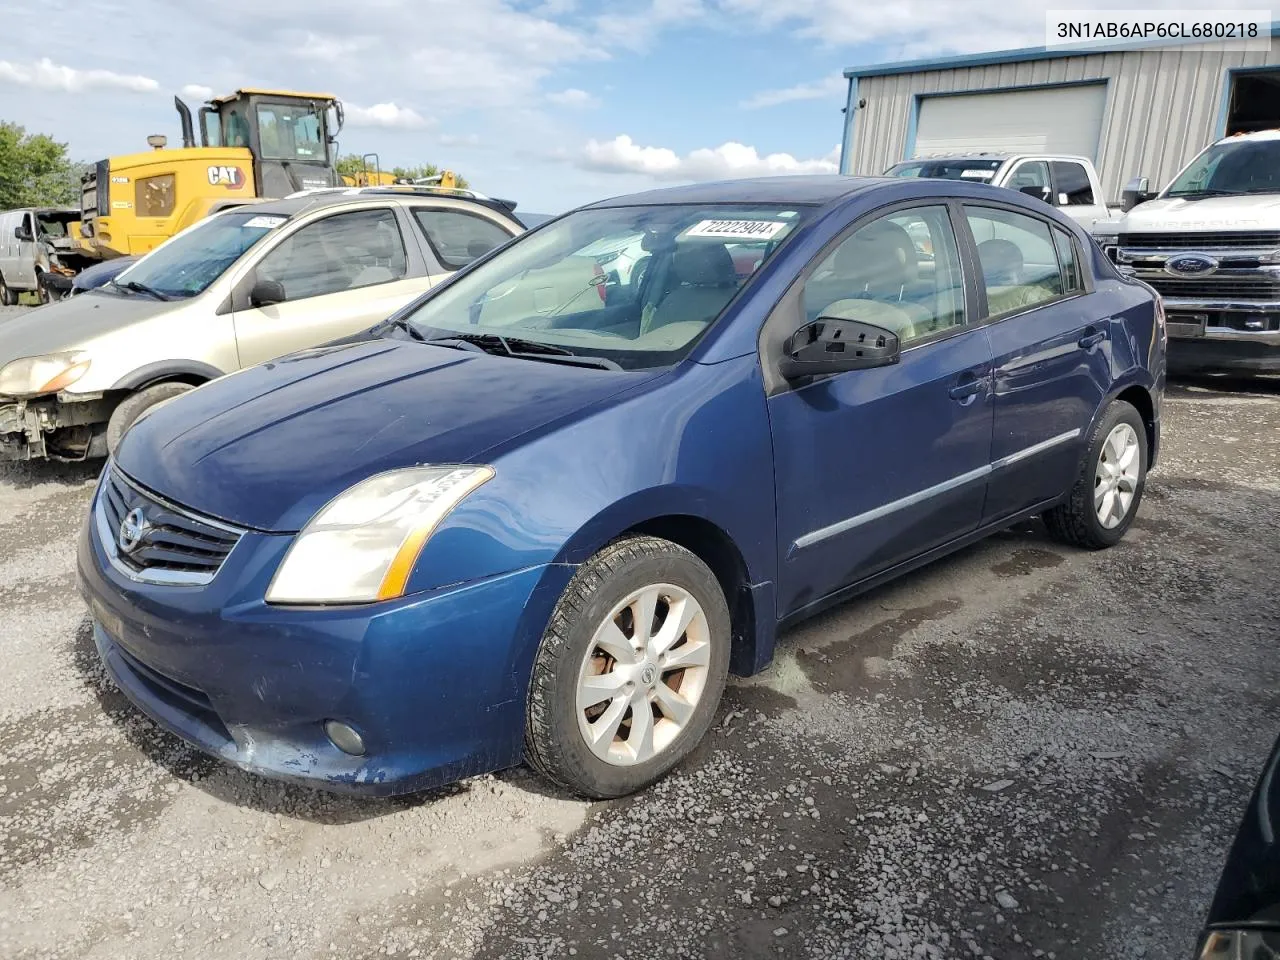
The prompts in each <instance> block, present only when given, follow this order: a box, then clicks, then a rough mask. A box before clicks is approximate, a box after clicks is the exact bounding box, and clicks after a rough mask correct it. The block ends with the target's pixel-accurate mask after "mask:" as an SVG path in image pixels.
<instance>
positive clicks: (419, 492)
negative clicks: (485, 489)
mask: <svg viewBox="0 0 1280 960" xmlns="http://www.w3.org/2000/svg"><path fill="white" fill-rule="evenodd" d="M493 475H494V471H493V467H476V466H467V465H460V466H431V467H411V468H409V469H405V470H392V471H390V472H389V473H380V474H378V475H377V476H375V477H370V478H369V479H368V480H365V481H364V482H362V483H358V484H356V485H355V486H354V487H352V488H351V489H350V490H348V491H346V492H345V493H342V494H340V495H339V496H338V497H336V498H335V499H333V500H331V501H330V502H329V504H328V505H327V506H325V507H324V509H322V510H321V511H320V512H319V513H317V514H316V515H315V516H314V517H313V518H312V519H311V522H310V523H308V524H307V525H306V527H304V528H303V530H302V532H301V533H300V534H298V537H297V539H296V540H294V542H293V545H292V546H291V547H290V548H289V552H288V553H286V554H285V557H284V562H283V563H281V564H280V569H279V570H277V571H276V575H275V577H274V578H273V579H272V581H271V586H270V588H269V589H268V590H267V602H268V603H308V604H310V603H371V602H373V601H375V600H389V599H392V598H393V597H399V596H402V595H403V594H404V589H405V584H406V583H407V582H408V580H409V574H410V572H411V571H412V570H413V565H414V563H416V562H417V559H418V554H419V553H421V552H422V547H423V545H424V544H425V543H426V542H427V539H428V538H429V537H430V536H431V534H432V532H433V531H434V530H435V528H436V526H437V525H438V524H439V523H440V521H441V520H443V519H444V518H445V517H446V516H447V515H448V513H449V511H450V510H452V509H453V508H454V507H456V506H457V505H458V504H459V503H461V502H462V500H463V499H464V498H465V497H466V496H467V495H468V494H470V493H471V492H472V491H473V490H475V489H476V488H477V487H479V486H480V485H481V484H482V483H484V482H485V481H487V480H489V479H490V478H492V477H493Z"/></svg>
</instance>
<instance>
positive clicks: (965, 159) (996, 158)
mask: <svg viewBox="0 0 1280 960" xmlns="http://www.w3.org/2000/svg"><path fill="white" fill-rule="evenodd" d="M1016 156H1021V154H1016V153H939V154H937V155H936V156H932V157H912V158H911V159H910V160H899V161H898V162H897V163H895V164H894V166H895V167H897V166H900V165H902V164H904V163H938V162H944V163H952V162H955V161H959V162H960V163H983V162H986V163H1003V162H1004V161H1006V160H1011V159H1013V158H1014V157H1016Z"/></svg>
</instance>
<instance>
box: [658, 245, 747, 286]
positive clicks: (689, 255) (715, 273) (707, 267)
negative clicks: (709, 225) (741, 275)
mask: <svg viewBox="0 0 1280 960" xmlns="http://www.w3.org/2000/svg"><path fill="white" fill-rule="evenodd" d="M672 268H673V269H674V271H675V275H676V280H678V281H679V282H680V283H688V284H693V285H695V286H700V287H709V286H723V285H728V284H734V283H737V282H738V273H737V271H736V270H735V269H734V267H733V257H732V256H731V255H730V253H729V251H728V250H726V249H725V247H724V244H722V243H687V244H682V245H681V246H679V247H677V248H676V252H675V256H674V258H673V259H672Z"/></svg>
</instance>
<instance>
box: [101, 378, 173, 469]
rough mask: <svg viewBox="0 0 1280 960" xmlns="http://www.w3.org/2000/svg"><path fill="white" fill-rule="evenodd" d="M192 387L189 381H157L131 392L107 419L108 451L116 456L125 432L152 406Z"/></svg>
mask: <svg viewBox="0 0 1280 960" xmlns="http://www.w3.org/2000/svg"><path fill="white" fill-rule="evenodd" d="M192 389H194V388H193V387H192V386H191V384H189V383H157V384H155V385H154V386H151V387H146V388H145V389H142V390H139V391H138V392H137V393H131V394H129V396H127V397H125V398H124V399H123V400H121V401H120V405H119V406H118V407H116V409H115V411H114V412H113V413H112V414H111V419H110V420H108V421H107V452H108V453H109V454H111V456H115V453H116V448H117V447H119V446H120V441H121V440H122V439H123V438H124V435H125V433H126V432H128V430H129V428H130V427H131V426H133V424H134V421H136V420H137V419H138V418H139V417H140V416H142V414H143V413H145V412H146V411H147V410H149V409H150V408H151V407H154V406H155V405H156V404H158V403H164V402H165V401H166V400H172V399H173V398H174V397H177V396H181V395H182V394H184V393H186V392H187V391H188V390H192Z"/></svg>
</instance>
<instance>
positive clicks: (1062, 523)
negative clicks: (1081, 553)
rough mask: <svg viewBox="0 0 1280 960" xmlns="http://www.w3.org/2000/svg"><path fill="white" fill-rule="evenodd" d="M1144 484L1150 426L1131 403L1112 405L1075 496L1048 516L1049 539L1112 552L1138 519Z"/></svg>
mask: <svg viewBox="0 0 1280 960" xmlns="http://www.w3.org/2000/svg"><path fill="white" fill-rule="evenodd" d="M1146 482H1147V427H1146V424H1144V423H1143V422H1142V416H1141V415H1140V414H1139V413H1138V411H1137V410H1136V409H1135V408H1134V406H1133V405H1132V404H1130V403H1126V402H1125V401H1123V400H1113V401H1112V402H1111V405H1110V406H1109V407H1107V409H1106V412H1104V413H1103V415H1102V419H1101V420H1099V421H1098V425H1097V426H1096V427H1095V428H1094V430H1093V434H1092V435H1091V436H1090V437H1089V445H1088V447H1087V448H1086V449H1085V454H1084V458H1083V459H1082V460H1081V462H1080V474H1079V476H1078V477H1077V478H1076V482H1075V486H1073V487H1072V488H1071V493H1070V494H1069V495H1068V497H1067V499H1066V501H1065V502H1064V503H1062V504H1060V505H1058V506H1056V507H1054V508H1053V509H1051V510H1049V511H1047V512H1046V513H1045V515H1044V523H1045V526H1046V527H1047V528H1048V530H1049V535H1050V536H1052V537H1053V538H1054V539H1055V540H1059V541H1061V542H1062V543H1067V544H1070V545H1072V546H1075V547H1085V548H1086V549H1089V550H1102V549H1105V548H1107V547H1114V546H1115V545H1116V544H1117V543H1119V542H1120V540H1121V538H1122V537H1123V536H1124V535H1125V532H1126V531H1127V530H1128V529H1129V527H1130V525H1132V523H1133V518H1134V517H1135V516H1137V514H1138V505H1139V504H1140V503H1142V491H1143V489H1144V488H1145V486H1146Z"/></svg>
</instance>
